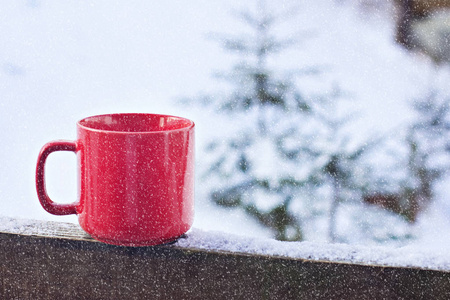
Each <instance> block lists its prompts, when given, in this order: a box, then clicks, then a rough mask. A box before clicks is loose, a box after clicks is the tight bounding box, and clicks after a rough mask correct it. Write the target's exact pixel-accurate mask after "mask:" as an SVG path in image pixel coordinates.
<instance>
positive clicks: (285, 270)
mask: <svg viewBox="0 0 450 300" xmlns="http://www.w3.org/2000/svg"><path fill="white" fill-rule="evenodd" d="M0 221H1V224H2V225H0V270H1V289H0V299H59V300H62V299H214V300H216V299H450V270H445V269H444V270H439V269H434V270H433V269H424V268H420V267H402V266H387V265H379V264H371V263H358V262H352V261H345V259H344V260H343V261H342V260H341V261H327V260H324V259H317V258H313V259H304V258H298V257H297V258H293V257H286V256H284V257H283V256H280V255H277V254H276V252H275V254H273V255H267V254H261V253H264V252H263V251H260V252H259V253H258V251H253V250H251V249H252V245H253V246H254V245H256V247H257V248H264V245H265V244H267V243H268V242H264V241H262V242H261V243H260V244H258V243H256V244H255V240H249V241H248V244H247V245H244V244H245V243H246V240H245V238H242V239H238V241H237V242H238V243H241V244H240V246H239V247H238V249H241V250H239V251H229V250H227V249H230V247H229V246H226V245H227V244H229V243H228V242H226V237H227V235H225V234H223V236H222V238H221V240H219V239H217V233H216V234H213V233H211V234H210V233H202V234H200V235H199V234H198V232H197V234H196V233H195V231H194V233H188V234H187V236H186V237H185V238H183V239H182V240H180V241H179V242H177V243H175V244H172V245H163V246H156V247H142V248H131V247H118V246H111V245H107V244H103V243H100V242H97V241H95V240H93V239H92V238H90V237H89V236H87V235H86V234H85V233H84V232H83V231H82V230H81V229H80V228H79V227H78V225H75V224H69V223H57V222H44V221H31V220H14V219H11V218H0ZM209 238H211V239H213V240H214V239H216V240H218V241H219V242H220V244H221V245H218V246H217V247H215V248H214V247H209V246H208V247H205V246H204V245H206V244H208V239H209ZM232 239H233V237H231V240H232ZM190 240H191V241H190ZM274 243H275V241H274ZM276 243H277V247H278V248H279V249H281V250H282V249H284V248H286V249H289V248H292V247H302V245H303V244H302V243H294V244H292V243H288V242H276ZM283 243H284V244H283ZM250 244H252V245H250ZM269 244H270V243H269ZM305 245H306V244H305ZM269 246H270V245H268V247H269ZM284 246H286V247H284ZM246 249H247V250H246ZM336 249H337V248H336ZM341 249H342V251H344V252H345V251H347V252H351V251H353V252H352V253H351V255H350V256H346V257H351V256H354V257H355V256H358V253H357V252H358V250H357V249H356V250H351V249H352V248H351V247H350V248H348V247H347V248H341ZM281 250H280V251H281ZM341 255H342V254H341ZM324 257H326V256H324Z"/></svg>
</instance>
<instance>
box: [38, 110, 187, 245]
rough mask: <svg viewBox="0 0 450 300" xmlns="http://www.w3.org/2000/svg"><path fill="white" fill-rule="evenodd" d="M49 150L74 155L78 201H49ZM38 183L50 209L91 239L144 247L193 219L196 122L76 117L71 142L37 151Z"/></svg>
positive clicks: (164, 117) (153, 117)
mask: <svg viewBox="0 0 450 300" xmlns="http://www.w3.org/2000/svg"><path fill="white" fill-rule="evenodd" d="M54 151H73V152H75V153H76V154H77V158H78V175H79V184H78V190H79V201H78V202H75V203H72V204H58V203H55V202H53V201H52V200H51V199H50V198H49V196H48V195H47V192H46V189H45V173H44V170H45V161H46V159H47V157H48V155H49V154H50V153H52V152H54ZM36 189H37V194H38V197H39V201H40V202H41V205H42V207H43V208H44V209H45V210H46V211H47V212H49V213H51V214H54V215H69V214H77V215H78V220H79V223H80V225H81V227H82V228H83V229H84V230H85V231H86V232H87V233H89V234H90V235H91V236H92V237H93V238H95V239H97V240H99V241H102V242H105V243H109V244H114V245H122V246H150V245H157V244H163V243H168V242H171V241H174V240H176V239H177V238H178V237H180V236H181V235H183V234H184V233H185V232H186V231H187V230H188V229H189V228H190V227H191V225H192V222H193V217H194V123H193V122H192V121H190V120H187V119H184V118H180V117H174V116H167V115H156V114H109V115H100V116H93V117H88V118H85V119H83V120H81V121H79V122H78V123H77V140H76V141H53V142H50V143H47V144H46V145H44V147H43V148H42V150H41V152H40V153H39V157H38V161H37V167H36Z"/></svg>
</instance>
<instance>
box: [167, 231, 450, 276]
mask: <svg viewBox="0 0 450 300" xmlns="http://www.w3.org/2000/svg"><path fill="white" fill-rule="evenodd" d="M175 245H176V246H179V247H182V248H195V249H203V250H207V251H224V252H233V253H241V254H247V255H248V254H250V255H265V256H272V257H283V258H291V259H305V260H313V261H329V262H337V263H353V264H363V265H378V266H386V267H388V266H389V267H416V268H421V269H430V270H441V271H448V272H450V253H448V252H447V251H446V252H445V253H444V252H443V253H439V252H436V251H430V250H418V249H415V248H412V247H401V248H388V247H382V246H376V247H374V246H370V247H369V246H355V245H345V244H328V243H318V242H281V241H276V240H272V239H261V238H251V237H244V236H238V235H231V234H228V233H223V232H215V231H203V230H200V229H196V228H193V229H191V230H190V231H189V232H188V233H187V238H185V239H179V240H178V242H177V243H176V244H175Z"/></svg>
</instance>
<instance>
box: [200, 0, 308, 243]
mask: <svg viewBox="0 0 450 300" xmlns="http://www.w3.org/2000/svg"><path fill="white" fill-rule="evenodd" d="M258 4H259V7H258V12H257V13H256V14H252V13H250V12H241V13H240V17H241V19H242V20H243V21H244V22H245V23H246V25H248V26H249V27H250V28H251V29H252V31H253V33H254V35H253V36H250V37H245V38H242V37H225V38H222V39H221V40H220V41H221V42H222V43H223V46H224V48H225V49H227V50H230V51H233V52H237V53H239V54H240V55H241V56H242V57H243V58H244V60H243V61H242V62H241V63H239V64H237V65H236V66H235V67H234V68H233V70H232V71H231V72H230V73H229V74H227V75H224V76H222V78H225V79H226V80H228V81H229V82H230V83H231V84H232V85H233V92H232V93H231V94H230V95H229V96H228V97H226V96H225V97H222V100H220V103H217V102H216V103H215V105H218V106H219V107H220V109H221V110H222V111H227V112H228V113H230V114H231V115H241V114H242V113H245V116H244V117H242V116H241V117H240V118H237V119H238V120H239V119H242V118H244V119H245V121H244V122H243V124H242V127H241V131H240V132H236V134H235V135H234V136H232V137H230V138H229V139H226V140H219V141H215V142H213V143H211V144H210V145H209V149H210V151H211V152H212V153H213V155H214V154H215V158H216V159H215V160H214V162H213V164H212V167H211V169H210V170H209V173H208V176H216V177H218V178H220V179H219V180H218V183H217V189H216V190H215V191H213V192H212V194H211V197H212V199H213V201H214V202H215V203H217V204H219V205H221V206H227V207H236V208H240V209H242V210H243V211H245V212H246V213H247V214H248V215H250V216H252V217H254V218H255V219H256V220H257V221H258V222H259V223H260V224H262V225H263V226H265V227H268V228H270V229H272V230H273V231H274V234H275V237H276V239H278V240H301V239H302V238H303V233H302V229H301V223H300V220H299V219H298V216H296V215H295V214H294V213H293V212H292V208H291V206H292V202H293V201H294V200H295V197H296V193H297V191H298V190H299V188H301V187H302V186H304V185H305V184H306V183H308V182H309V181H310V180H311V179H310V178H308V177H304V176H303V177H302V176H296V174H295V173H296V172H295V171H294V172H292V170H295V169H299V168H298V166H297V165H296V164H297V161H298V159H299V156H300V151H299V146H301V144H302V143H305V142H306V140H304V136H302V135H301V133H300V130H299V124H301V123H302V121H304V119H303V118H302V117H303V116H304V115H307V114H309V113H310V107H309V104H308V102H307V101H306V100H305V98H304V97H303V95H302V93H301V92H299V91H298V90H297V89H296V87H295V84H294V83H293V77H292V75H291V74H290V73H289V74H287V73H281V72H280V73H276V72H274V71H273V70H270V69H269V67H268V59H269V58H271V57H272V56H274V55H275V54H278V53H280V52H282V51H283V50H285V49H287V48H289V47H291V46H293V45H295V43H296V42H298V41H297V39H295V38H285V39H280V38H278V37H276V36H275V35H274V34H273V33H272V29H273V28H274V26H275V25H276V24H277V23H278V22H281V21H282V20H283V17H282V15H277V14H275V13H269V12H268V10H267V8H266V6H265V2H264V1H259V3H258ZM288 140H290V141H291V142H293V143H294V144H295V145H290V147H286V142H287V141H288Z"/></svg>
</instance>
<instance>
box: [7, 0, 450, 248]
mask: <svg viewBox="0 0 450 300" xmlns="http://www.w3.org/2000/svg"><path fill="white" fill-rule="evenodd" d="M363 2H367V1H356V0H355V1H350V0H348V1H332V0H328V1H327V0H316V1H295V3H298V5H299V6H300V7H301V10H299V14H298V16H297V17H296V18H295V19H294V20H293V21H292V22H290V23H289V28H287V29H286V30H294V31H297V30H306V31H307V32H311V33H312V34H313V35H314V38H311V39H309V40H308V42H307V43H305V44H303V45H301V46H300V47H298V48H296V49H293V50H292V49H291V50H289V53H288V54H289V55H286V57H281V58H280V60H279V62H278V63H279V64H280V65H283V64H284V65H288V66H293V67H295V66H304V65H305V62H310V63H312V64H320V65H323V66H326V67H327V69H328V70H329V71H328V72H327V75H326V76H324V77H323V78H322V79H321V81H322V83H323V82H325V83H328V84H330V85H332V84H333V83H335V82H339V84H340V85H341V87H342V88H343V89H345V90H347V91H350V92H351V94H352V98H353V99H355V101H354V103H352V106H353V107H354V108H356V109H357V110H359V111H360V113H361V115H360V117H359V118H358V119H357V120H356V121H355V123H354V125H353V126H354V128H355V131H354V135H355V136H361V137H364V136H365V135H366V134H367V133H369V132H371V133H373V132H377V133H378V134H380V135H383V136H390V135H394V134H395V133H396V132H397V131H398V130H399V128H402V126H403V125H405V124H407V123H408V122H410V120H411V116H412V110H411V105H410V101H411V99H412V98H413V97H416V96H417V95H421V94H423V93H426V92H427V91H428V89H429V87H430V86H431V85H433V86H437V87H439V88H440V87H442V88H445V83H446V82H447V83H448V82H449V79H450V71H449V70H448V68H445V67H444V68H439V69H437V68H436V67H435V66H434V65H433V64H432V63H431V62H430V61H429V60H428V59H427V58H425V57H422V56H418V55H412V54H410V53H407V52H406V50H404V49H403V48H401V47H400V46H399V45H397V44H395V43H394V29H395V28H394V27H395V22H394V18H393V11H392V10H391V8H390V6H389V5H388V4H387V1H386V4H383V3H384V1H381V0H379V1H376V2H378V3H381V4H382V5H381V7H378V8H377V9H373V8H371V6H370V5H369V6H367V5H362V4H361V3H363ZM291 3H292V1H287V0H286V1H280V5H289V4H291ZM241 5H242V4H240V2H239V1H214V2H213V1H201V0H192V1H189V2H186V1H165V2H161V1H159V2H151V3H150V2H148V1H106V0H105V1H83V2H81V1H64V2H61V1H45V0H22V1H0V13H1V14H2V18H1V19H0V125H1V128H2V131H1V137H2V142H3V146H2V147H1V149H0V153H1V157H2V158H3V162H2V168H1V172H0V195H1V200H0V203H1V204H0V209H1V212H0V215H5V216H13V217H21V218H33V219H43V220H57V221H63V222H64V221H65V222H76V221H77V220H76V217H75V216H65V217H56V216H52V215H50V214H48V213H46V212H45V211H44V210H43V209H42V208H41V206H40V204H39V202H38V199H37V196H36V192H35V187H34V169H35V163H36V159H37V154H38V153H39V150H40V148H41V147H42V145H43V144H45V143H46V142H48V141H51V140H56V139H69V140H74V139H75V138H76V132H75V124H76V122H77V121H78V120H79V119H82V118H84V117H86V116H90V115H96V114H104V113H113V112H149V113H164V114H171V115H180V116H184V117H187V118H190V119H192V120H194V121H195V123H196V130H197V136H196V139H197V169H198V170H199V171H202V170H203V169H204V168H205V166H203V165H202V155H203V151H204V150H203V148H204V145H205V144H206V143H207V141H208V140H210V139H211V138H212V137H215V136H217V135H219V134H223V133H226V132H227V131H229V130H232V128H233V124H227V123H224V122H221V118H220V116H219V117H218V116H216V115H215V114H214V112H212V111H205V110H202V109H200V108H199V107H195V108H192V107H191V108H189V107H186V106H182V105H180V104H179V102H178V101H177V100H178V99H180V98H182V97H186V96H188V97H189V96H195V95H198V94H200V93H206V92H214V91H217V90H218V89H219V88H220V83H218V82H217V81H216V80H215V79H214V78H213V76H211V75H212V73H213V72H215V71H217V70H223V69H227V68H228V67H229V66H230V64H231V63H232V62H234V60H235V57H233V56H232V55H230V54H228V53H226V52H224V51H223V50H222V49H221V48H220V46H219V45H218V44H217V43H214V42H212V41H211V40H210V39H208V36H210V34H211V33H214V32H225V33H227V32H228V33H232V32H238V31H240V30H241V27H240V26H241V23H239V22H236V19H235V18H234V17H233V15H232V13H230V12H232V11H233V10H234V9H239V7H241ZM303 84H304V85H303V86H302V87H301V88H302V89H311V90H314V89H317V88H319V87H317V86H315V83H314V82H313V81H312V82H308V81H304V82H303ZM47 172H48V174H47V175H48V176H47V183H48V184H47V186H48V190H49V194H50V196H51V197H52V198H53V199H54V200H55V201H57V202H73V201H75V200H76V194H77V187H76V157H75V155H73V154H72V153H55V154H52V155H51V156H50V157H49V159H48V165H47ZM447 182H448V180H446V179H444V180H443V181H442V183H441V187H440V188H439V189H438V191H437V192H438V194H437V198H436V200H435V202H434V203H433V205H432V206H431V207H430V208H429V209H428V210H427V211H426V212H425V213H424V214H423V215H422V217H421V219H420V220H419V222H418V223H417V224H415V225H414V232H415V234H416V236H417V238H416V239H414V240H412V241H411V243H412V244H411V245H409V247H410V248H409V249H411V247H412V249H417V250H423V249H430V250H432V251H438V252H442V251H445V250H446V249H447V250H450V199H449V198H450V197H449V196H448V189H447V188H446V187H445V185H446V183H447ZM196 184H197V186H196V219H195V223H194V227H196V228H198V229H202V230H219V231H225V232H229V233H235V234H240V235H251V236H260V237H270V232H268V231H267V230H265V229H263V228H261V227H260V226H259V225H258V224H257V223H256V222H254V221H253V220H252V219H249V218H247V217H245V216H244V214H242V213H240V212H237V211H232V210H231V211H230V210H225V209H223V208H218V207H216V206H215V205H214V204H212V203H210V202H209V200H208V199H207V197H206V196H207V195H206V194H205V193H204V192H202V191H204V190H205V189H204V188H203V189H202V186H203V185H204V183H203V182H202V181H201V180H197V183H196Z"/></svg>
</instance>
